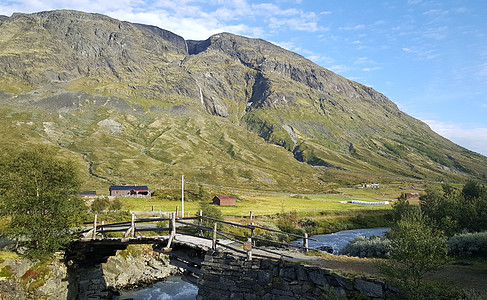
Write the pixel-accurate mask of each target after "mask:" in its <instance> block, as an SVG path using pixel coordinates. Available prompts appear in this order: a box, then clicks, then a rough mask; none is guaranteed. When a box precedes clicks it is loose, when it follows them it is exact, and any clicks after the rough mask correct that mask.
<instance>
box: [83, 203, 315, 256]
mask: <svg viewBox="0 0 487 300" xmlns="http://www.w3.org/2000/svg"><path fill="white" fill-rule="evenodd" d="M250 219H251V221H252V213H251V218H250ZM203 220H208V221H207V222H204V221H203ZM165 222H167V225H166V224H165ZM203 223H212V224H213V226H211V227H210V226H205V225H203ZM144 224H145V225H144ZM218 224H224V225H226V226H234V227H237V228H241V229H244V230H247V231H246V232H247V233H248V234H246V235H245V236H243V235H239V234H235V233H232V232H228V231H223V230H220V229H218V227H219V226H218ZM257 229H258V230H261V231H264V232H273V233H277V234H280V235H285V236H289V237H292V238H302V239H303V243H302V245H297V244H291V243H287V242H282V241H277V240H272V239H266V238H263V237H259V236H257V235H256V234H255V231H256V230H257ZM144 231H152V232H167V233H168V235H169V238H168V242H167V246H166V248H165V249H166V251H170V250H171V245H172V243H173V240H174V238H175V236H176V234H183V235H187V236H194V237H198V238H201V239H207V240H211V248H212V249H213V250H216V248H217V246H221V247H224V248H228V249H230V250H232V251H235V252H237V253H240V254H244V255H246V257H247V259H248V260H251V259H252V256H253V255H256V256H264V257H268V256H266V255H262V254H258V253H256V252H255V251H253V250H254V249H259V250H260V251H259V252H265V253H270V254H273V255H278V256H280V257H281V258H282V257H291V256H288V255H285V254H283V253H282V252H276V251H273V250H271V249H269V248H268V247H264V246H261V245H274V246H275V247H276V248H284V249H286V250H289V249H291V248H294V249H298V250H301V251H304V252H307V251H309V250H310V248H309V240H313V239H311V238H309V237H308V234H307V233H305V234H304V235H303V236H301V235H296V234H292V233H289V232H284V231H280V230H274V229H271V228H266V227H262V226H258V225H255V224H254V223H253V222H251V223H250V224H247V225H243V224H239V223H235V222H228V221H223V220H218V219H214V218H210V217H206V216H203V214H202V211H201V210H200V211H199V214H198V216H194V217H177V213H171V216H170V217H169V218H160V217H151V218H136V216H135V214H132V218H131V221H130V222H119V223H112V224H104V222H101V223H99V222H98V220H97V215H95V220H94V222H93V227H92V228H89V229H86V230H84V231H83V232H82V234H83V237H84V239H98V237H99V238H101V239H103V238H106V237H107V234H109V233H113V232H123V233H124V235H123V238H131V237H132V238H133V237H136V235H137V234H138V235H139V236H142V234H141V232H144ZM205 232H209V233H210V234H206V236H205ZM218 237H223V238H224V239H225V240H229V241H232V242H233V244H236V245H237V246H235V245H230V244H228V243H222V242H220V240H219V239H218ZM239 246H241V247H239Z"/></svg>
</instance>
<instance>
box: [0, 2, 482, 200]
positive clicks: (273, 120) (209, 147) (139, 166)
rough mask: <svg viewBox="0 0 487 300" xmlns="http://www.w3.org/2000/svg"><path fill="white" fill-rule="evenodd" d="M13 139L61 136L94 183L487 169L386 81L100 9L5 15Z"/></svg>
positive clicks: (5, 127) (276, 185)
mask: <svg viewBox="0 0 487 300" xmlns="http://www.w3.org/2000/svg"><path fill="white" fill-rule="evenodd" d="M0 103H1V107H0V116H1V120H0V130H1V132H2V136H1V137H2V140H3V141H5V144H14V145H19V146H28V145H31V144H36V143H48V144H52V145H55V146H56V147H59V148H60V150H61V153H62V154H63V155H66V156H69V157H71V158H72V159H73V160H75V161H78V162H79V164H80V167H81V169H82V170H83V176H84V178H85V179H86V183H85V187H86V188H89V187H95V188H96V189H99V190H104V189H106V187H107V186H108V185H109V184H124V183H127V184H148V185H149V186H150V187H151V188H160V187H171V186H176V185H177V184H178V182H179V180H180V175H181V174H185V176H186V178H187V179H188V181H189V183H190V184H194V185H197V184H210V185H211V184H213V185H223V186H233V187H245V188H255V189H266V190H286V191H302V192H311V191H323V190H324V189H326V188H330V187H331V185H330V182H342V183H359V182H366V181H376V180H381V181H387V180H389V181H391V180H408V179H416V180H418V179H421V180H437V181H440V180H444V181H449V182H456V181H465V180H466V179H467V178H473V179H480V180H485V174H486V173H487V158H486V157H484V156H482V155H479V154H477V153H474V152H472V151H469V150H467V149H465V148H462V147H460V146H458V145H456V144H454V143H452V142H450V141H449V140H447V139H445V138H443V137H441V136H439V135H438V134H436V133H435V132H433V131H432V130H431V129H430V128H429V127H428V126H427V125H426V124H424V123H423V122H421V121H419V120H417V119H414V118H412V117H410V116H408V115H407V114H405V113H403V112H401V111H400V110H399V109H398V108H397V106H396V105H395V104H394V103H393V102H392V101H390V100H389V99H388V98H387V97H385V96H384V95H382V94H380V93H379V92H377V91H375V90H374V89H372V88H370V87H367V86H365V85H362V84H360V83H357V82H354V81H351V80H348V79H346V78H344V77H342V76H339V75H337V74H335V73H333V72H331V71H329V70H327V69H325V68H322V67H320V66H318V65H316V64H314V63H313V62H311V61H309V60H308V59H306V58H304V57H302V56H300V55H298V54H296V53H293V52H290V51H287V50H285V49H282V48H280V47H278V46H276V45H273V44H271V43H269V42H266V41H264V40H260V39H252V38H247V37H243V36H238V35H234V34H230V33H221V34H216V35H213V36H211V37H210V38H208V39H207V40H204V41H193V40H185V39H184V38H182V37H180V36H178V35H176V34H174V33H172V32H170V31H167V30H164V29H160V28H157V27H154V26H149V25H143V24H134V23H129V22H122V21H119V20H116V19H113V18H110V17H107V16H103V15H99V14H89V13H83V12H78V11H65V10H61V11H48V12H40V13H34V14H13V15H12V16H11V17H6V16H0Z"/></svg>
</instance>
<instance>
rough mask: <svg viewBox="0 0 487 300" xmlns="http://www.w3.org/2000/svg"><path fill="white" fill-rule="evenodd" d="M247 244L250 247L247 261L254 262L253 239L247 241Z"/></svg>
mask: <svg viewBox="0 0 487 300" xmlns="http://www.w3.org/2000/svg"><path fill="white" fill-rule="evenodd" d="M247 244H248V245H249V249H247V260H252V239H251V238H248V239H247Z"/></svg>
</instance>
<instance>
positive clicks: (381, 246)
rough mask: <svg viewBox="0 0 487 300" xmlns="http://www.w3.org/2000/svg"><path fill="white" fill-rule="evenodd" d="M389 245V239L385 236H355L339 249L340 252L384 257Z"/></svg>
mask: <svg viewBox="0 0 487 300" xmlns="http://www.w3.org/2000/svg"><path fill="white" fill-rule="evenodd" d="M389 246H390V241H389V240H388V239H387V238H386V237H376V236H372V237H370V238H364V237H362V236H357V237H355V239H354V240H353V241H351V242H350V243H348V244H347V245H346V246H345V247H344V248H343V249H342V250H340V254H341V255H348V256H357V257H386V256H387V255H388V254H389Z"/></svg>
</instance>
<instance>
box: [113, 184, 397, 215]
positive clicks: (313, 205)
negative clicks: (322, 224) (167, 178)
mask: <svg viewBox="0 0 487 300" xmlns="http://www.w3.org/2000/svg"><path fill="white" fill-rule="evenodd" d="M401 191H402V190H401V189H400V188H387V189H357V188H349V189H341V190H340V191H339V193H337V194H327V195H292V194H278V193H268V194H264V193H262V194H251V193H249V194H247V195H246V194H239V195H235V196H236V197H237V199H238V200H237V206H236V207H234V206H221V207H219V209H220V210H221V211H222V214H223V216H228V217H248V216H249V214H250V212H251V211H252V212H253V214H254V216H275V215H278V214H286V213H290V212H296V213H297V215H298V216H302V217H304V216H339V215H342V216H348V215H357V214H359V213H362V214H367V213H368V212H381V211H382V212H387V211H389V210H390V209H391V205H390V204H389V205H360V204H352V203H350V202H351V201H352V200H360V201H367V202H381V201H393V200H395V199H396V198H397V197H398V196H399V195H400V194H401ZM212 197H213V196H206V197H204V199H205V200H201V201H206V202H211V199H212ZM121 200H122V203H123V207H122V209H123V210H127V211H151V210H152V208H154V211H162V212H171V211H175V210H176V206H179V207H180V209H181V200H166V199H161V198H160V197H153V198H151V199H143V198H122V199H121ZM343 202H347V203H343ZM199 206H200V201H196V200H191V198H190V197H189V199H187V200H186V201H185V203H184V210H185V214H190V215H195V214H196V213H197V212H198V210H199Z"/></svg>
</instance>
